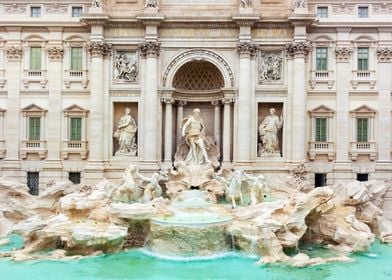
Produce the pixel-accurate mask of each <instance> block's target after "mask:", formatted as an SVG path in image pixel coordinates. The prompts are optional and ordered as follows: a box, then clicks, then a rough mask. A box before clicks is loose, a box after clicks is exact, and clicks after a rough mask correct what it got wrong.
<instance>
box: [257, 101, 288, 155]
mask: <svg viewBox="0 0 392 280" xmlns="http://www.w3.org/2000/svg"><path fill="white" fill-rule="evenodd" d="M282 125H283V116H282V115H281V116H280V118H279V117H278V116H276V115H275V109H274V108H270V109H269V115H268V116H266V117H265V118H264V120H263V122H262V123H261V124H260V126H259V136H260V142H261V143H260V145H259V156H262V155H278V156H280V150H279V139H278V132H279V130H280V129H281V128H282Z"/></svg>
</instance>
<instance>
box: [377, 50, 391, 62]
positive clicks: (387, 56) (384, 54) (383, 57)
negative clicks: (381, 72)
mask: <svg viewBox="0 0 392 280" xmlns="http://www.w3.org/2000/svg"><path fill="white" fill-rule="evenodd" d="M377 58H378V62H379V63H382V62H384V63H389V62H391V61H392V48H391V47H383V48H382V47H380V48H378V49H377Z"/></svg>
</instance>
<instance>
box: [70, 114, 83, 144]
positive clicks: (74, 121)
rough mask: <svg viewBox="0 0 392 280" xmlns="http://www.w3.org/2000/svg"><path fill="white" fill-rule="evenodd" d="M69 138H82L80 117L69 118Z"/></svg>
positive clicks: (75, 139)
mask: <svg viewBox="0 0 392 280" xmlns="http://www.w3.org/2000/svg"><path fill="white" fill-rule="evenodd" d="M71 140H72V141H80V140H82V118H71Z"/></svg>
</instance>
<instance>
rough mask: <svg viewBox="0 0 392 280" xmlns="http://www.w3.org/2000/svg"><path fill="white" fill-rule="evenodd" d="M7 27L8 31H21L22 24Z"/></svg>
mask: <svg viewBox="0 0 392 280" xmlns="http://www.w3.org/2000/svg"><path fill="white" fill-rule="evenodd" d="M5 29H6V30H7V32H21V31H22V26H6V27H5Z"/></svg>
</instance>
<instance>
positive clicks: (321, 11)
mask: <svg viewBox="0 0 392 280" xmlns="http://www.w3.org/2000/svg"><path fill="white" fill-rule="evenodd" d="M317 17H318V18H327V17H328V7H317Z"/></svg>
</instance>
